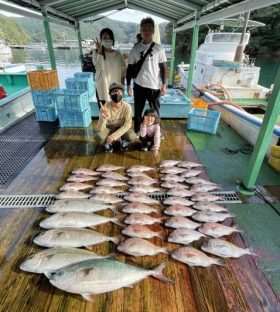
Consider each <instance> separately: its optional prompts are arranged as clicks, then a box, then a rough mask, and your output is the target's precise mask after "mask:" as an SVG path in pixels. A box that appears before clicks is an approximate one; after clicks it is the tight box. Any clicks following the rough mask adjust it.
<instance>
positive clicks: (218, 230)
mask: <svg viewBox="0 0 280 312" xmlns="http://www.w3.org/2000/svg"><path fill="white" fill-rule="evenodd" d="M198 230H199V232H201V233H203V234H206V235H208V236H212V237H214V238H217V237H221V236H225V235H230V234H231V233H233V232H239V233H242V231H240V230H239V229H238V227H237V226H236V225H234V226H233V227H230V226H226V225H223V224H219V223H213V222H210V223H204V224H203V225H201V226H200V227H199V229H198Z"/></svg>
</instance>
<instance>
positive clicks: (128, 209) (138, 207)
mask: <svg viewBox="0 0 280 312" xmlns="http://www.w3.org/2000/svg"><path fill="white" fill-rule="evenodd" d="M122 212H125V213H137V212H139V213H152V212H155V213H159V212H160V211H159V210H158V209H156V208H152V207H150V206H148V205H145V204H141V203H129V204H127V205H126V206H125V207H124V208H123V210H122Z"/></svg>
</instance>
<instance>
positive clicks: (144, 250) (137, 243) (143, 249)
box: [117, 238, 169, 257]
mask: <svg viewBox="0 0 280 312" xmlns="http://www.w3.org/2000/svg"><path fill="white" fill-rule="evenodd" d="M117 249H118V250H119V251H121V252H124V253H126V254H128V255H132V256H136V257H137V256H154V255H156V254H158V253H160V252H162V253H165V254H169V252H168V250H167V248H166V247H159V246H156V245H154V244H152V243H151V242H149V241H147V240H145V239H143V238H129V239H127V240H125V241H124V242H123V243H121V244H120V245H119V246H118V247H117Z"/></svg>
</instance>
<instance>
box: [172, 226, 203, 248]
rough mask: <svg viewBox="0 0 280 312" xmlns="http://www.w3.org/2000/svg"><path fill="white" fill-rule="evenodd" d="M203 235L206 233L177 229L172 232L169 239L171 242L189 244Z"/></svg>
mask: <svg viewBox="0 0 280 312" xmlns="http://www.w3.org/2000/svg"><path fill="white" fill-rule="evenodd" d="M201 237H205V235H204V234H202V233H200V232H197V231H194V230H191V229H177V230H174V231H173V232H171V234H170V235H169V237H168V239H167V240H168V241H169V242H170V243H177V244H183V245H188V244H190V243H192V242H194V241H197V240H199V239H200V238H201Z"/></svg>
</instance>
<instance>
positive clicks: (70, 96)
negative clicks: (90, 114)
mask: <svg viewBox="0 0 280 312" xmlns="http://www.w3.org/2000/svg"><path fill="white" fill-rule="evenodd" d="M54 95H55V101H56V105H57V108H58V110H66V111H75V112H84V111H85V110H87V109H89V107H90V106H89V95H88V92H84V91H78V90H69V89H62V90H57V91H55V92H54Z"/></svg>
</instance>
